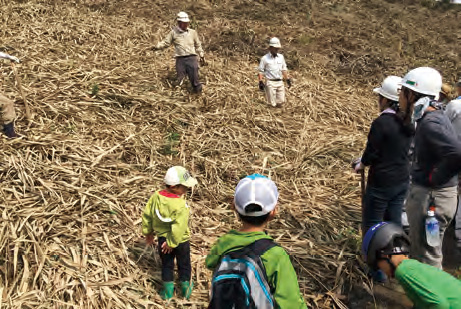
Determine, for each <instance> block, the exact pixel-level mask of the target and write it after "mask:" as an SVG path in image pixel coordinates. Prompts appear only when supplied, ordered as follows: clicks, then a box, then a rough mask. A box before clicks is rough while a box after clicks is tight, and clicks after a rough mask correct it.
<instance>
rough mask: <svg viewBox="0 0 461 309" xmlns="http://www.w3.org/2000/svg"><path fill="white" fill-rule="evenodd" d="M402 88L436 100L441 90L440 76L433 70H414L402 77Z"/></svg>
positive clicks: (424, 68) (421, 68) (425, 68)
mask: <svg viewBox="0 0 461 309" xmlns="http://www.w3.org/2000/svg"><path fill="white" fill-rule="evenodd" d="M402 87H405V88H408V89H411V90H413V91H415V92H417V93H421V94H426V95H432V96H434V97H435V99H436V100H437V99H438V98H439V93H440V90H441V89H442V75H440V73H439V72H438V71H437V70H436V69H433V68H429V67H420V68H416V69H413V70H411V71H410V72H408V73H407V74H406V75H405V76H404V77H403V79H402Z"/></svg>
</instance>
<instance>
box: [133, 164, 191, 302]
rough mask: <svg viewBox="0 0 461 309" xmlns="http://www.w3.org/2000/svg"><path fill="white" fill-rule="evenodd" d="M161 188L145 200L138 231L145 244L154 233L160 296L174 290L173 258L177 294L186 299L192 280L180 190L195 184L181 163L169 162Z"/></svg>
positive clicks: (186, 215)
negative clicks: (160, 265) (176, 271)
mask: <svg viewBox="0 0 461 309" xmlns="http://www.w3.org/2000/svg"><path fill="white" fill-rule="evenodd" d="M164 182H165V189H163V190H158V191H156V192H155V193H154V194H153V195H152V196H151V197H150V199H149V201H148V202H147V205H146V208H145V209H144V213H143V215H142V233H143V234H144V235H146V243H147V245H152V244H153V243H154V233H155V234H157V237H158V251H159V254H160V258H161V260H162V281H163V289H162V290H161V292H160V296H161V297H162V298H163V299H165V300H169V299H171V298H172V297H173V294H174V276H173V274H174V260H175V259H176V262H177V264H178V273H179V281H180V285H181V295H182V296H183V297H185V298H186V299H189V297H190V295H191V293H192V289H193V286H194V284H193V282H192V280H191V271H192V267H191V261H190V244H189V234H190V232H189V206H187V204H186V200H185V199H184V194H186V192H187V190H188V189H189V188H192V187H193V186H195V185H196V184H197V180H196V179H195V178H192V177H191V176H190V174H189V172H188V171H187V170H186V169H185V168H184V167H182V166H173V167H171V168H169V169H168V171H167V172H166V175H165V179H164Z"/></svg>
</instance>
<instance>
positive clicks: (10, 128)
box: [3, 122, 18, 138]
mask: <svg viewBox="0 0 461 309" xmlns="http://www.w3.org/2000/svg"><path fill="white" fill-rule="evenodd" d="M3 132H5V135H6V136H8V137H9V138H16V137H18V135H17V134H16V132H14V124H13V123H12V122H10V123H8V124H5V125H3Z"/></svg>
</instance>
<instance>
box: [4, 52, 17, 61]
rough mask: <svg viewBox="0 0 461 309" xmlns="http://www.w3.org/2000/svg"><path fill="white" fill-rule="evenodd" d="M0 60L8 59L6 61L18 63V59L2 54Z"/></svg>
mask: <svg viewBox="0 0 461 309" xmlns="http://www.w3.org/2000/svg"><path fill="white" fill-rule="evenodd" d="M0 58H3V59H8V60H11V61H14V62H17V63H19V59H18V58H17V57H15V56H11V55H8V54H5V53H2V52H0Z"/></svg>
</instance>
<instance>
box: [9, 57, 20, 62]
mask: <svg viewBox="0 0 461 309" xmlns="http://www.w3.org/2000/svg"><path fill="white" fill-rule="evenodd" d="M10 60H11V61H14V62H16V63H19V59H18V57H15V56H10Z"/></svg>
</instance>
